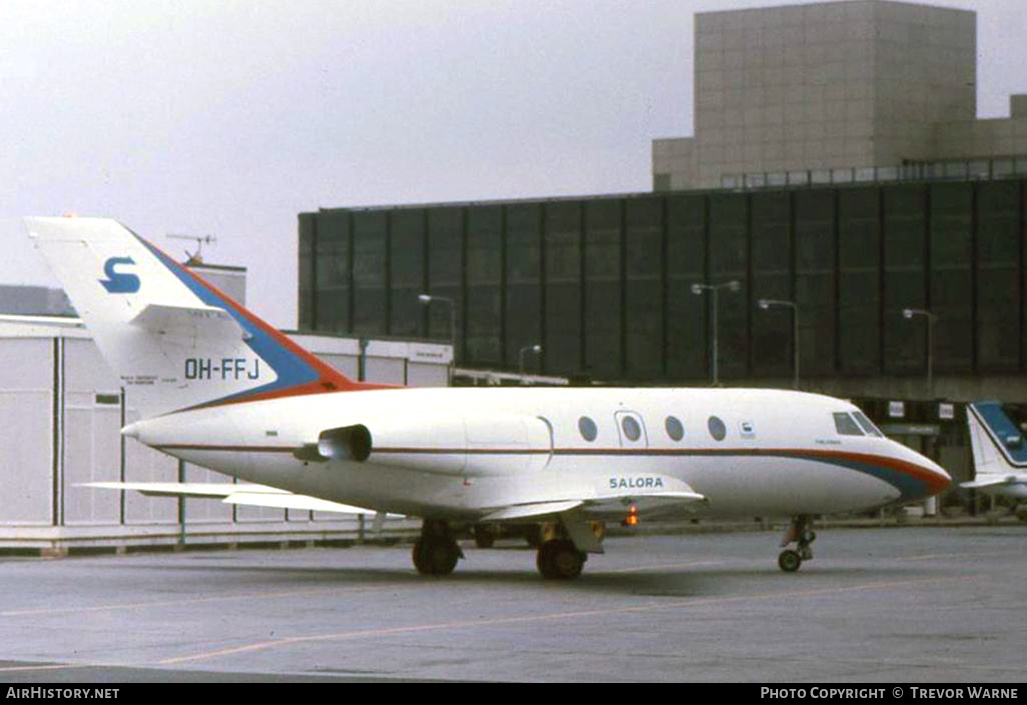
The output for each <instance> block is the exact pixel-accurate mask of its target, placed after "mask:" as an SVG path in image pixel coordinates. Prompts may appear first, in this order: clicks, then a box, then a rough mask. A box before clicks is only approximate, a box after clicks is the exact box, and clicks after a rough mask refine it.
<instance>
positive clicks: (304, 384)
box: [25, 218, 375, 417]
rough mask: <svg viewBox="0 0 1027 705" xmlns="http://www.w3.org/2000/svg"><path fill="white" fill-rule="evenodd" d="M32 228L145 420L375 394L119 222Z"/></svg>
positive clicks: (30, 222) (44, 222)
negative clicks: (261, 402) (234, 406)
mask: <svg viewBox="0 0 1027 705" xmlns="http://www.w3.org/2000/svg"><path fill="white" fill-rule="evenodd" d="M25 223H26V226H27V228H28V231H29V235H30V237H32V238H34V239H35V242H36V246H37V248H38V249H39V251H40V252H41V253H42V254H43V256H44V257H45V258H46V260H47V262H48V264H49V265H50V268H51V269H52V270H53V272H54V274H55V275H56V276H57V278H58V280H59V281H60V282H61V284H62V285H63V286H64V289H65V291H66V292H67V294H68V297H69V298H70V299H71V301H72V303H73V304H74V306H75V308H76V309H77V310H78V312H79V315H80V316H81V317H82V319H83V320H84V321H85V323H86V325H87V326H88V327H89V329H90V330H91V331H92V333H93V335H94V338H95V340H96V343H97V345H98V346H99V348H100V352H101V353H102V354H103V356H104V358H105V359H106V360H107V362H108V364H110V366H111V368H112V369H113V370H114V372H115V373H116V374H117V375H118V377H119V378H120V379H121V381H122V384H123V385H124V386H125V387H126V388H127V389H128V390H129V391H128V394H129V395H130V398H131V400H132V403H133V405H134V406H135V407H136V408H138V409H139V411H140V412H142V414H143V416H144V417H149V416H154V415H157V414H162V413H167V412H171V411H176V410H180V409H186V408H195V407H201V406H213V405H218V404H230V403H237V402H241V401H252V400H257V399H269V398H274V397H280V396H293V395H301V394H316V393H321V392H329V391H342V390H352V389H363V388H372V387H374V386H375V385H364V384H361V383H357V382H353V381H352V380H350V379H348V378H347V377H345V376H344V375H342V374H340V373H339V372H337V371H336V370H334V369H333V368H331V367H329V366H328V365H327V364H325V363H323V362H321V361H320V360H318V359H317V358H315V357H313V356H312V355H310V354H309V353H308V352H306V351H304V350H303V349H302V348H300V347H299V346H298V345H296V344H295V343H293V342H292V341H290V340H289V339H288V338H286V337H285V336H284V335H282V334H281V333H279V332H278V331H277V330H275V329H274V328H272V327H271V326H269V325H268V324H266V323H264V322H263V321H262V320H260V319H259V318H257V317H256V316H254V315H253V314H252V313H250V312H249V311H247V310H246V309H245V308H243V307H242V306H240V305H239V304H237V303H236V302H234V301H232V300H231V299H230V298H228V297H227V296H225V295H224V294H222V293H221V292H220V291H218V290H217V289H216V288H214V287H213V286H211V285H210V284H208V283H207V282H205V281H204V280H203V279H201V278H200V277H198V276H197V275H196V274H194V273H193V272H191V271H190V270H189V269H187V268H186V267H184V266H182V265H180V264H178V263H177V262H175V261H174V260H172V259H171V258H170V257H169V256H168V255H166V254H165V253H163V252H162V251H161V250H159V249H158V248H156V247H155V246H153V245H152V244H150V243H149V242H147V241H145V240H143V239H142V238H140V237H139V236H138V235H136V234H135V233H133V232H131V231H130V230H128V229H127V228H126V227H124V226H123V225H121V224H120V223H118V222H116V221H114V220H110V219H105V218H26V219H25Z"/></svg>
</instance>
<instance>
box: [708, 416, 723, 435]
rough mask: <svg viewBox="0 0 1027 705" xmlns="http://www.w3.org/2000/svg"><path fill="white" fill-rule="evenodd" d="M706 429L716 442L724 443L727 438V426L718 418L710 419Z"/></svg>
mask: <svg viewBox="0 0 1027 705" xmlns="http://www.w3.org/2000/svg"><path fill="white" fill-rule="evenodd" d="M706 428H708V429H709V431H710V435H711V436H713V440H715V441H722V440H724V437H725V436H727V426H725V425H724V422H723V421H721V420H720V419H719V418H717V417H716V416H711V417H710V420H709V421H707V422H706Z"/></svg>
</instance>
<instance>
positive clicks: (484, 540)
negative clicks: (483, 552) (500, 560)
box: [474, 526, 496, 548]
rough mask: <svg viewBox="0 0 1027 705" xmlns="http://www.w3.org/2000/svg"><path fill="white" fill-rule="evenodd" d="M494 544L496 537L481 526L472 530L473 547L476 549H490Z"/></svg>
mask: <svg viewBox="0 0 1027 705" xmlns="http://www.w3.org/2000/svg"><path fill="white" fill-rule="evenodd" d="M495 543H496V535H495V534H494V533H492V532H491V531H489V530H488V529H486V528H485V527H483V526H479V527H475V529H474V545H475V546H477V547H478V548H492V546H494V545H495Z"/></svg>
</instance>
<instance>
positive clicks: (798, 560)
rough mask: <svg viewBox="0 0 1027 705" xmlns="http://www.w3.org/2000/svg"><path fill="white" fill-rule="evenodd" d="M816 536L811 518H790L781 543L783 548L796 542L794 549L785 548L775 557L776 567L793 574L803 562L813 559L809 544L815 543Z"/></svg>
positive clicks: (803, 516)
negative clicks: (790, 522) (789, 524)
mask: <svg viewBox="0 0 1027 705" xmlns="http://www.w3.org/2000/svg"><path fill="white" fill-rule="evenodd" d="M816 539H817V535H816V534H815V533H813V517H811V516H808V515H802V516H797V517H793V518H792V525H791V526H790V527H789V528H788V533H786V534H785V537H784V539H783V540H782V541H781V546H782V547H785V546H787V545H788V544H790V543H792V542H793V541H794V542H796V547H795V549H794V550H793V549H790V548H785V550H783V551H781V553H780V555H778V557H777V565H778V567H779V568H781V570H783V571H784V572H786V573H794V572H795V571H797V570H798V569H799V567H800V566H801V565H802V562H803V561H808V560H811V559H812V558H813V551H812V549H810V544H811V543H813V542H814V541H816Z"/></svg>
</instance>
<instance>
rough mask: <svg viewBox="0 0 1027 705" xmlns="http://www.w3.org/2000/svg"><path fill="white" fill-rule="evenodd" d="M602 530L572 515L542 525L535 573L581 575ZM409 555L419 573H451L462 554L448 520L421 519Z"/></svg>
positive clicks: (562, 577) (599, 545) (557, 576)
mask: <svg viewBox="0 0 1027 705" xmlns="http://www.w3.org/2000/svg"><path fill="white" fill-rule="evenodd" d="M604 533H605V527H604V526H602V524H601V522H586V521H585V520H584V519H582V518H581V517H578V516H577V515H574V514H566V515H565V516H563V517H561V520H560V521H554V522H550V523H547V524H545V525H543V526H542V528H541V530H539V531H538V532H537V535H538V544H537V545H538V557H537V559H536V565H538V571H539V573H541V574H542V577H544V578H546V579H547V580H574V579H575V578H577V577H578V576H580V575H581V571H582V569H583V568H584V566H585V561H586V560H587V559H588V553H602V550H603V549H602V543H601V542H602V535H603V534H604ZM475 537H476V538H477V534H475ZM412 557H413V559H414V567H415V568H416V569H417V572H418V573H420V574H421V575H439V576H441V575H449V574H450V573H452V572H453V570H454V569H455V568H456V564H457V561H459V560H460V559H461V558H463V557H464V554H463V551H461V550H460V546H459V545H458V544H457V542H456V538H455V537H454V536H453V531H452V529H451V527H450V526H449V523H448V522H445V521H439V520H436V519H425V520H424V524H422V525H421V536H420V537H419V538H418V539H417V542H416V543H415V544H414V550H413V556H412Z"/></svg>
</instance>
